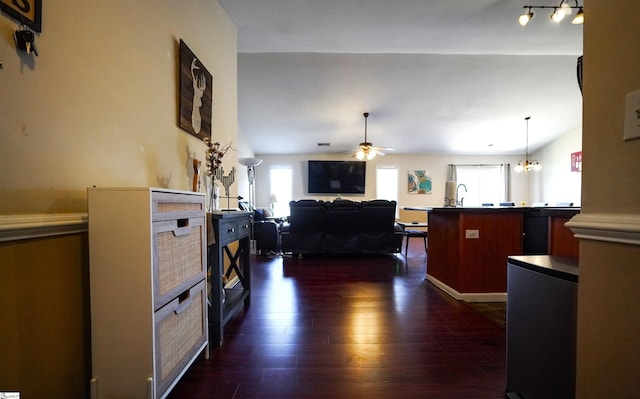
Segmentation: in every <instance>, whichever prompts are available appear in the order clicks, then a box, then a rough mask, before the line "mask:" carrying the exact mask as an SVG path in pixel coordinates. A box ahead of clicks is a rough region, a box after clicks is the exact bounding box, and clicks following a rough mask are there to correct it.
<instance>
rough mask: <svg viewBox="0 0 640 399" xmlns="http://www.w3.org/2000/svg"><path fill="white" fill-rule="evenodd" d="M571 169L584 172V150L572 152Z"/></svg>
mask: <svg viewBox="0 0 640 399" xmlns="http://www.w3.org/2000/svg"><path fill="white" fill-rule="evenodd" d="M571 171H572V172H582V151H578V152H574V153H572V154H571Z"/></svg>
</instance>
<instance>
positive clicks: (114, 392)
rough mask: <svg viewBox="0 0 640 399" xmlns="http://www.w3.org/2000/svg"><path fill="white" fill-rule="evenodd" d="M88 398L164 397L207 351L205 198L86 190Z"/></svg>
mask: <svg viewBox="0 0 640 399" xmlns="http://www.w3.org/2000/svg"><path fill="white" fill-rule="evenodd" d="M88 207H89V261H90V281H91V285H90V290H91V347H92V350H91V356H92V380H91V398H92V399H97V398H116V397H117V398H122V399H129V398H131V399H134V398H136V399H137V398H162V397H165V396H166V395H167V394H168V393H169V391H170V390H171V388H173V386H174V385H175V383H176V382H177V381H178V379H179V378H180V377H181V376H182V374H183V373H184V372H185V371H186V369H187V368H188V367H189V365H190V364H191V363H192V362H193V361H194V360H195V359H196V358H197V357H198V355H199V354H200V353H201V352H202V351H205V350H206V349H207V300H206V297H207V292H206V291H207V289H206V287H207V284H206V264H207V263H206V224H205V206H204V195H202V194H200V193H193V192H187V191H175V190H164V189H156V188H90V189H88Z"/></svg>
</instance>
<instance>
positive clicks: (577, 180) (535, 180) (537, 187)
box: [532, 126, 582, 206]
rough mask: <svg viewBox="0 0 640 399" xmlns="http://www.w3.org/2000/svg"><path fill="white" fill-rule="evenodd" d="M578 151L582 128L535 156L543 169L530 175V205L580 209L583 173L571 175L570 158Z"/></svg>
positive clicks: (579, 149)
mask: <svg viewBox="0 0 640 399" xmlns="http://www.w3.org/2000/svg"><path fill="white" fill-rule="evenodd" d="M581 150H582V127H581V126H578V127H576V128H575V129H574V130H572V131H570V132H568V133H567V134H565V135H564V136H562V137H559V138H558V139H556V140H555V141H553V142H552V143H550V144H548V145H547V146H546V147H544V148H543V149H541V150H540V151H538V152H537V153H536V154H535V156H536V157H537V159H538V160H539V161H540V162H541V163H542V165H543V168H542V170H540V171H539V172H537V173H535V174H533V175H532V194H533V195H532V201H533V202H548V203H549V205H553V204H555V203H558V202H573V205H574V206H580V204H581V194H580V191H581V189H582V173H581V172H572V171H571V154H572V153H574V152H577V151H581Z"/></svg>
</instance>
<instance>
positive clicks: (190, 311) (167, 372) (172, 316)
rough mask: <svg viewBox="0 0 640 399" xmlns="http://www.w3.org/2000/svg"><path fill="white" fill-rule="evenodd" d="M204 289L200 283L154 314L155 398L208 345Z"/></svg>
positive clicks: (203, 282) (203, 284)
mask: <svg viewBox="0 0 640 399" xmlns="http://www.w3.org/2000/svg"><path fill="white" fill-rule="evenodd" d="M205 288H206V281H205V280H202V281H200V282H199V283H198V284H196V285H194V286H193V287H191V288H190V289H188V290H186V291H185V292H183V293H182V294H181V295H180V296H179V297H177V298H175V299H174V300H173V301H171V302H170V303H168V304H167V305H166V306H164V307H163V308H161V309H160V310H158V311H157V312H156V313H155V326H156V327H155V336H156V356H155V373H154V375H155V376H156V379H155V384H156V393H157V397H161V396H162V394H163V393H164V392H165V391H166V390H167V388H169V386H170V385H171V383H172V382H173V381H174V379H175V378H176V377H177V374H179V373H180V372H181V371H182V370H183V369H184V368H185V366H187V365H188V364H189V363H190V362H191V361H192V360H193V358H194V356H196V355H197V354H198V353H199V352H200V350H201V349H202V348H203V347H204V345H205V344H206V342H207V319H206V306H207V302H206V297H205V294H206V292H205Z"/></svg>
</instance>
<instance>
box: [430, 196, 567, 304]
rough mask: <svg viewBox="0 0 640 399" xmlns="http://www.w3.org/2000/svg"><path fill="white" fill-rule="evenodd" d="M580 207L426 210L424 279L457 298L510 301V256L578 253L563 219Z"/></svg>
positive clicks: (443, 208)
mask: <svg viewBox="0 0 640 399" xmlns="http://www.w3.org/2000/svg"><path fill="white" fill-rule="evenodd" d="M579 212H580V209H579V208H551V207H544V208H529V207H483V208H472V207H442V208H430V209H428V210H427V219H428V224H429V251H428V253H427V276H426V279H427V280H429V281H430V282H432V283H433V284H435V285H436V286H438V287H439V288H441V289H442V290H444V291H445V292H447V293H448V294H449V295H451V296H453V297H454V298H456V299H459V300H464V301H468V302H492V301H506V296H507V293H506V292H507V258H508V257H509V256H513V255H534V254H535V255H542V254H549V255H556V256H565V257H569V258H574V259H577V258H578V240H577V239H576V238H574V237H573V233H572V232H571V230H569V229H568V228H567V227H565V226H564V224H565V223H566V222H567V221H569V219H571V218H572V217H573V216H574V215H576V214H578V213H579Z"/></svg>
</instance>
